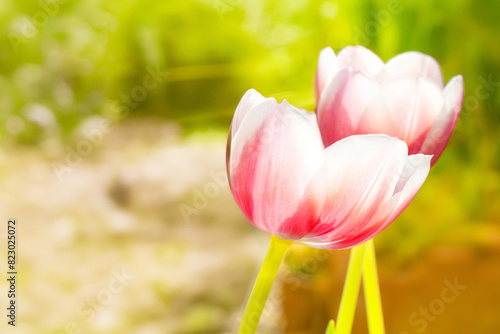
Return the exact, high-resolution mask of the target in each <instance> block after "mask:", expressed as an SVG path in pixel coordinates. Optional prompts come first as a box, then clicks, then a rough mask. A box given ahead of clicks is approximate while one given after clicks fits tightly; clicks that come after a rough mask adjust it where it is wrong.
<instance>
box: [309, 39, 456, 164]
mask: <svg viewBox="0 0 500 334" xmlns="http://www.w3.org/2000/svg"><path fill="white" fill-rule="evenodd" d="M315 88H316V90H315V91H316V101H317V106H316V112H317V116H318V122H319V128H320V130H321V135H322V138H323V142H324V143H325V145H327V146H328V145H331V144H333V143H335V142H336V141H338V140H340V139H342V138H345V137H348V136H352V135H358V134H375V133H379V134H387V135H389V136H392V137H397V138H399V139H401V140H404V141H406V142H407V143H408V147H409V153H410V154H416V153H424V154H429V155H433V158H432V164H434V163H435V162H436V160H437V159H438V158H439V156H440V155H441V153H442V152H443V150H444V148H445V147H446V145H447V143H448V141H449V139H450V137H451V134H452V132H453V129H454V127H455V124H456V122H457V119H458V115H459V114H460V110H461V108H462V103H463V96H464V82H463V78H462V76H461V75H457V76H455V77H453V78H452V79H451V80H450V81H449V82H448V83H447V84H446V86H444V83H443V74H442V72H441V68H440V66H439V64H438V62H437V61H436V60H435V59H434V58H432V57H430V56H428V55H425V54H422V53H419V52H405V53H402V54H400V55H397V56H395V57H394V58H392V59H390V60H389V61H388V62H387V63H385V64H384V62H383V61H382V60H381V59H380V58H379V57H378V56H377V55H376V54H375V53H373V52H372V51H370V50H368V49H366V48H364V47H361V46H355V47H346V48H344V49H342V50H341V51H340V52H339V54H338V55H337V56H336V55H335V53H334V52H333V50H332V49H331V48H325V49H323V50H322V51H321V53H320V56H319V61H318V68H317V72H316V78H315Z"/></svg>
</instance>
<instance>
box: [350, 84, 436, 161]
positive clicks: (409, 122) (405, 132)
mask: <svg viewBox="0 0 500 334" xmlns="http://www.w3.org/2000/svg"><path fill="white" fill-rule="evenodd" d="M381 89H382V93H381V95H380V96H378V97H377V98H376V99H374V102H373V103H371V104H370V105H369V106H368V107H367V110H366V112H365V113H364V114H363V117H362V118H361V119H360V121H359V125H358V127H357V128H356V130H355V133H383V134H387V135H390V136H394V137H397V138H399V139H401V140H404V141H406V142H407V143H409V145H408V146H409V152H410V154H416V153H419V152H420V149H421V147H422V145H423V142H424V140H425V138H426V135H427V133H428V131H429V130H430V129H431V127H432V126H433V124H434V122H435V121H436V119H437V118H438V117H439V115H440V113H441V110H442V108H443V106H444V98H443V93H442V91H441V89H440V88H439V87H438V86H437V85H436V84H435V83H434V82H433V81H431V80H429V79H427V78H413V77H404V78H400V79H396V80H392V81H389V82H386V83H383V84H382V88H381ZM381 105H385V106H386V107H385V108H383V107H381ZM384 111H385V113H384Z"/></svg>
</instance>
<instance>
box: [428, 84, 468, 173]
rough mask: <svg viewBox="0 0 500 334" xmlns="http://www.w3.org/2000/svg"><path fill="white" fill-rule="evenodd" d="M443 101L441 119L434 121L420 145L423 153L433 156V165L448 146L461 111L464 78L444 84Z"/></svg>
mask: <svg viewBox="0 0 500 334" xmlns="http://www.w3.org/2000/svg"><path fill="white" fill-rule="evenodd" d="M444 100H445V105H444V107H443V109H444V110H442V112H441V117H440V118H439V119H438V120H436V122H435V124H434V125H433V127H432V129H431V130H430V131H429V133H428V135H427V137H426V139H425V142H424V143H423V145H422V152H423V153H426V154H431V153H432V154H434V156H433V157H432V164H433V165H434V163H436V161H437V159H438V158H439V157H440V156H441V154H442V153H443V151H444V149H445V147H446V145H447V144H448V141H449V140H450V137H451V134H452V133H453V129H454V128H455V125H456V123H457V120H458V116H459V115H460V110H461V109H462V103H463V100H464V78H463V77H462V76H461V75H457V76H455V77H453V78H451V80H450V81H449V82H448V83H447V84H446V87H445V88H444Z"/></svg>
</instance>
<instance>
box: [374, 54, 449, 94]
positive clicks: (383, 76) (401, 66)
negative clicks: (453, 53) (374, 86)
mask: <svg viewBox="0 0 500 334" xmlns="http://www.w3.org/2000/svg"><path fill="white" fill-rule="evenodd" d="M404 76H411V77H414V78H429V79H431V80H432V81H434V82H435V83H436V84H437V85H438V86H439V87H440V88H441V89H442V88H443V85H444V83H443V73H442V72H441V67H440V66H439V63H438V62H437V60H436V59H434V58H433V57H431V56H428V55H426V54H423V53H420V52H416V51H410V52H405V53H401V54H399V55H397V56H395V57H393V58H391V59H390V60H389V61H388V62H387V63H386V64H385V66H384V68H383V70H382V71H380V73H379V74H378V75H377V76H376V79H377V80H378V81H380V82H385V81H389V80H393V79H397V78H401V77H404Z"/></svg>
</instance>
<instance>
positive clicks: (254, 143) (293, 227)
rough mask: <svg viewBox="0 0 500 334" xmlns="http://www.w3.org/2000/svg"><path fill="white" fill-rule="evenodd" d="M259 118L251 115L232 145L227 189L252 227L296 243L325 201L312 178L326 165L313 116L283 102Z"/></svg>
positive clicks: (314, 221)
mask: <svg viewBox="0 0 500 334" xmlns="http://www.w3.org/2000/svg"><path fill="white" fill-rule="evenodd" d="M254 114H257V115H258V117H255V118H254V117H253V115H254ZM262 114H264V113H256V112H254V111H252V112H251V113H249V114H248V115H247V117H245V119H244V120H243V122H242V123H241V125H240V129H239V131H238V132H237V133H236V136H235V137H234V138H233V140H232V142H231V148H230V159H229V160H230V161H229V171H230V173H229V174H230V179H231V190H232V192H233V195H234V198H235V200H236V202H237V203H238V205H239V206H240V208H241V209H242V211H243V212H244V213H245V215H246V216H247V217H248V219H249V220H250V221H251V222H252V223H253V224H254V225H255V226H256V227H258V228H259V229H261V230H264V231H267V232H270V233H274V234H276V235H278V236H280V237H282V238H286V239H300V238H302V237H303V236H304V235H306V234H307V233H308V232H309V231H310V230H311V229H312V228H313V226H314V225H315V224H316V223H317V220H318V218H319V215H320V212H321V207H322V204H323V201H324V191H323V190H322V189H323V185H322V184H321V183H320V182H318V180H317V178H315V176H316V175H317V173H318V170H319V169H320V167H321V165H322V164H323V161H324V153H323V151H324V147H323V144H322V142H321V137H320V134H319V130H318V127H317V122H316V119H315V115H314V114H312V113H307V112H305V111H303V110H299V109H297V108H294V107H292V106H291V105H289V104H288V103H287V102H286V101H284V102H283V103H282V104H280V105H277V106H276V107H275V108H274V109H273V110H272V111H271V112H268V113H267V115H266V116H265V117H264V118H263V119H262V118H261V117H260V115H262Z"/></svg>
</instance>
